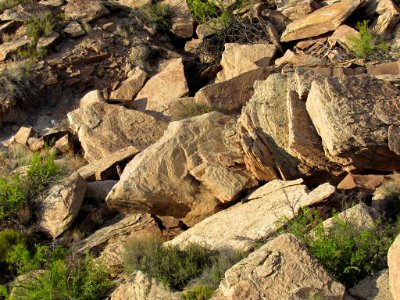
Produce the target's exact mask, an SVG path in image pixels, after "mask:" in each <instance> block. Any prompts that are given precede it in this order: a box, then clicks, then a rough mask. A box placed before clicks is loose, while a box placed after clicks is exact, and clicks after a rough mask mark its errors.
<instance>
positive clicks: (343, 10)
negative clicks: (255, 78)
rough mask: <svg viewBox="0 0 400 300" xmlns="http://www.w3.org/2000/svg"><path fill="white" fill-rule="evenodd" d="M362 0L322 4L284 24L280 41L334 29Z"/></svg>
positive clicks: (297, 38)
mask: <svg viewBox="0 0 400 300" xmlns="http://www.w3.org/2000/svg"><path fill="white" fill-rule="evenodd" d="M363 2H364V1H363V0H342V1H339V2H336V3H334V4H332V5H328V6H324V7H322V8H320V9H318V10H316V11H314V12H312V13H311V14H309V15H307V16H305V17H304V18H301V19H298V20H296V21H293V22H292V23H290V24H288V25H287V26H286V30H285V31H284V32H283V34H282V36H281V42H290V41H294V40H301V39H306V38H310V37H315V36H318V35H321V34H323V33H327V32H329V31H334V30H335V29H336V28H338V27H339V26H340V25H342V24H343V22H344V21H345V20H346V19H347V18H348V17H349V16H350V15H351V14H352V13H353V12H354V11H355V10H356V9H357V8H358V7H359V6H360V5H361V4H362V3H363Z"/></svg>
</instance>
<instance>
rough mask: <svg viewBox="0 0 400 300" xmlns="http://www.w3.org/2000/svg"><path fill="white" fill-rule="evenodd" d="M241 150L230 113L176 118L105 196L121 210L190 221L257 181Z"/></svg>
mask: <svg viewBox="0 0 400 300" xmlns="http://www.w3.org/2000/svg"><path fill="white" fill-rule="evenodd" d="M242 155H243V153H242V152H241V149H240V147H239V146H238V144H237V137H236V132H235V124H234V122H233V120H232V118H231V117H229V116H226V115H223V114H220V113H217V112H213V113H209V114H204V115H202V116H198V117H194V118H191V119H185V120H182V121H176V122H172V123H170V125H169V127H168V129H167V130H166V132H165V134H164V136H163V137H162V138H161V139H160V140H159V141H157V142H156V143H155V144H154V145H152V146H150V147H148V148H147V149H145V150H143V151H142V152H141V153H140V154H139V155H137V156H136V157H135V158H134V159H133V160H132V161H131V162H130V163H129V164H128V165H127V166H126V168H125V170H124V172H123V174H122V176H121V180H120V182H119V183H118V184H117V185H116V186H115V187H114V188H113V190H112V191H111V192H110V194H109V195H108V197H107V199H106V201H107V203H108V205H109V206H111V207H112V208H115V209H118V210H122V211H130V212H131V211H144V212H150V213H154V214H157V215H171V216H174V217H177V218H182V219H184V222H185V223H186V224H188V225H189V224H190V225H192V224H194V223H197V222H198V221H200V220H201V219H203V218H204V217H206V216H207V215H209V214H211V213H214V212H215V211H216V210H217V207H218V205H219V204H221V203H225V202H229V201H232V200H234V199H236V198H237V197H238V195H239V193H240V192H242V191H243V190H246V189H248V188H251V187H253V186H254V185H255V184H256V182H255V181H254V180H253V178H252V177H251V176H250V174H249V173H248V172H246V170H244V168H243V167H244V166H243V160H242Z"/></svg>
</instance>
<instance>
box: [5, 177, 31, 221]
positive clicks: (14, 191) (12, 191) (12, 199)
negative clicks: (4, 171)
mask: <svg viewBox="0 0 400 300" xmlns="http://www.w3.org/2000/svg"><path fill="white" fill-rule="evenodd" d="M25 204H26V194H25V190H24V188H22V183H21V179H20V177H19V176H18V175H15V176H13V177H11V178H6V179H0V220H1V219H4V218H5V217H7V216H8V215H10V214H11V213H13V212H15V211H18V210H19V209H21V208H22V207H23V206H24V205H25Z"/></svg>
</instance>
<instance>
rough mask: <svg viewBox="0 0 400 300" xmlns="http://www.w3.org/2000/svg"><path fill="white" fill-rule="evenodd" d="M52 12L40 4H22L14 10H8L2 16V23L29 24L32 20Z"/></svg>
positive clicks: (0, 16) (0, 18) (0, 17)
mask: <svg viewBox="0 0 400 300" xmlns="http://www.w3.org/2000/svg"><path fill="white" fill-rule="evenodd" d="M48 12H50V10H49V8H48V7H47V6H46V5H42V4H40V3H29V2H27V3H22V4H19V5H16V6H14V7H13V8H10V9H6V10H5V11H4V12H3V13H2V14H1V15H0V20H2V21H18V22H29V21H30V20H32V18H34V17H36V18H38V17H40V16H43V15H45V14H46V13H48Z"/></svg>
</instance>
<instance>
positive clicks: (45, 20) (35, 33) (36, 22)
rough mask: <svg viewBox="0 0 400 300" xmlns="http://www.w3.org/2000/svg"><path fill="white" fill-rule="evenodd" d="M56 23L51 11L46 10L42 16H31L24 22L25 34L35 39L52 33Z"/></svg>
mask: <svg viewBox="0 0 400 300" xmlns="http://www.w3.org/2000/svg"><path fill="white" fill-rule="evenodd" d="M56 24H57V19H56V18H55V17H54V16H53V14H52V13H51V12H47V13H45V14H44V15H42V16H39V17H33V18H32V20H30V21H29V22H28V23H27V24H26V27H27V34H28V35H29V36H31V37H32V38H33V39H34V40H36V41H37V40H38V39H39V38H41V37H42V36H45V35H48V34H50V33H52V32H53V31H54V28H55V26H56Z"/></svg>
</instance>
